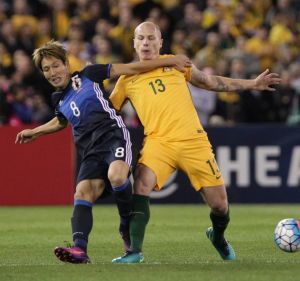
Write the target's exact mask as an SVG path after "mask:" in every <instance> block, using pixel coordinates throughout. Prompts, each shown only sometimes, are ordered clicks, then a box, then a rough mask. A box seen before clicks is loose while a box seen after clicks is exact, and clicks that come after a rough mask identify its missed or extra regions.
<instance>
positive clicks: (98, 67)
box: [82, 64, 111, 83]
mask: <svg viewBox="0 0 300 281" xmlns="http://www.w3.org/2000/svg"><path fill="white" fill-rule="evenodd" d="M110 68H111V64H92V65H88V66H87V67H86V68H85V69H84V70H83V71H82V73H83V75H85V76H86V77H87V78H89V79H90V80H92V81H94V82H97V83H101V82H103V80H105V79H108V78H110Z"/></svg>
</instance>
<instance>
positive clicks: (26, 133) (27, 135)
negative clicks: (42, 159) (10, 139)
mask: <svg viewBox="0 0 300 281" xmlns="http://www.w3.org/2000/svg"><path fill="white" fill-rule="evenodd" d="M37 137H38V136H37V135H36V134H34V133H33V130H30V129H26V130H23V131H21V132H20V133H18V134H17V136H16V140H15V143H28V142H31V141H33V140H35V139H36V138H37Z"/></svg>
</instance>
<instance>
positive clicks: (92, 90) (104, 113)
mask: <svg viewBox="0 0 300 281" xmlns="http://www.w3.org/2000/svg"><path fill="white" fill-rule="evenodd" d="M110 67H111V65H110V64H106V65H103V64H95V65H89V66H87V67H85V68H84V69H83V70H82V71H81V72H77V73H74V74H73V75H72V77H71V80H70V82H69V84H68V86H67V87H66V88H65V89H64V90H63V91H62V92H61V93H59V98H58V99H57V98H56V116H57V117H58V118H59V119H60V120H61V119H66V120H68V122H69V123H70V124H71V125H72V128H73V135H74V140H75V143H76V144H78V142H79V140H80V139H86V138H89V137H90V136H91V134H92V133H93V132H95V131H96V132H97V136H98V137H100V136H101V135H103V134H105V133H106V132H108V131H110V130H114V129H117V128H122V130H124V128H125V124H124V122H123V120H122V118H121V117H120V116H119V115H118V114H117V113H116V111H115V109H114V108H113V107H112V105H111V103H110V101H109V99H108V94H107V93H106V91H105V90H104V87H103V80H105V79H107V78H109V77H110ZM83 142H85V141H83Z"/></svg>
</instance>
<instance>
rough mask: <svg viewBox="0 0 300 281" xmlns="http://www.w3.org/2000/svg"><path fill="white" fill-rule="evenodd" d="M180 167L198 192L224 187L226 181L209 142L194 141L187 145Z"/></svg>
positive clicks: (184, 147)
mask: <svg viewBox="0 0 300 281" xmlns="http://www.w3.org/2000/svg"><path fill="white" fill-rule="evenodd" d="M178 166H179V167H180V169H181V170H183V171H184V172H185V173H186V175H187V176H188V178H189V179H190V181H191V184H192V185H193V187H194V188H195V189H196V190H200V189H201V188H202V187H213V186H222V185H224V179H223V177H222V174H221V172H220V169H219V167H218V164H217V161H216V159H215V155H214V153H213V151H212V148H211V145H210V143H209V142H207V143H203V142H200V141H198V140H193V141H191V142H189V143H185V144H184V146H183V147H182V149H181V153H180V157H179V163H178Z"/></svg>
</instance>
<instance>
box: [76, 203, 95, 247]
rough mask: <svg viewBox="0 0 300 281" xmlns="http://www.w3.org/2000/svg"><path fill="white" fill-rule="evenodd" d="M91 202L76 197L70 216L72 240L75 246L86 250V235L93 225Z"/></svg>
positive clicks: (87, 235)
mask: <svg viewBox="0 0 300 281" xmlns="http://www.w3.org/2000/svg"><path fill="white" fill-rule="evenodd" d="M92 206H93V204H92V203H91V202H88V201H85V200H80V199H76V200H75V201H74V210H73V217H72V218H71V224H72V234H73V241H74V245H75V246H76V247H80V248H81V249H83V250H84V251H86V250H87V244H88V237H89V234H90V232H91V230H92V227H93V214H92Z"/></svg>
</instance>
